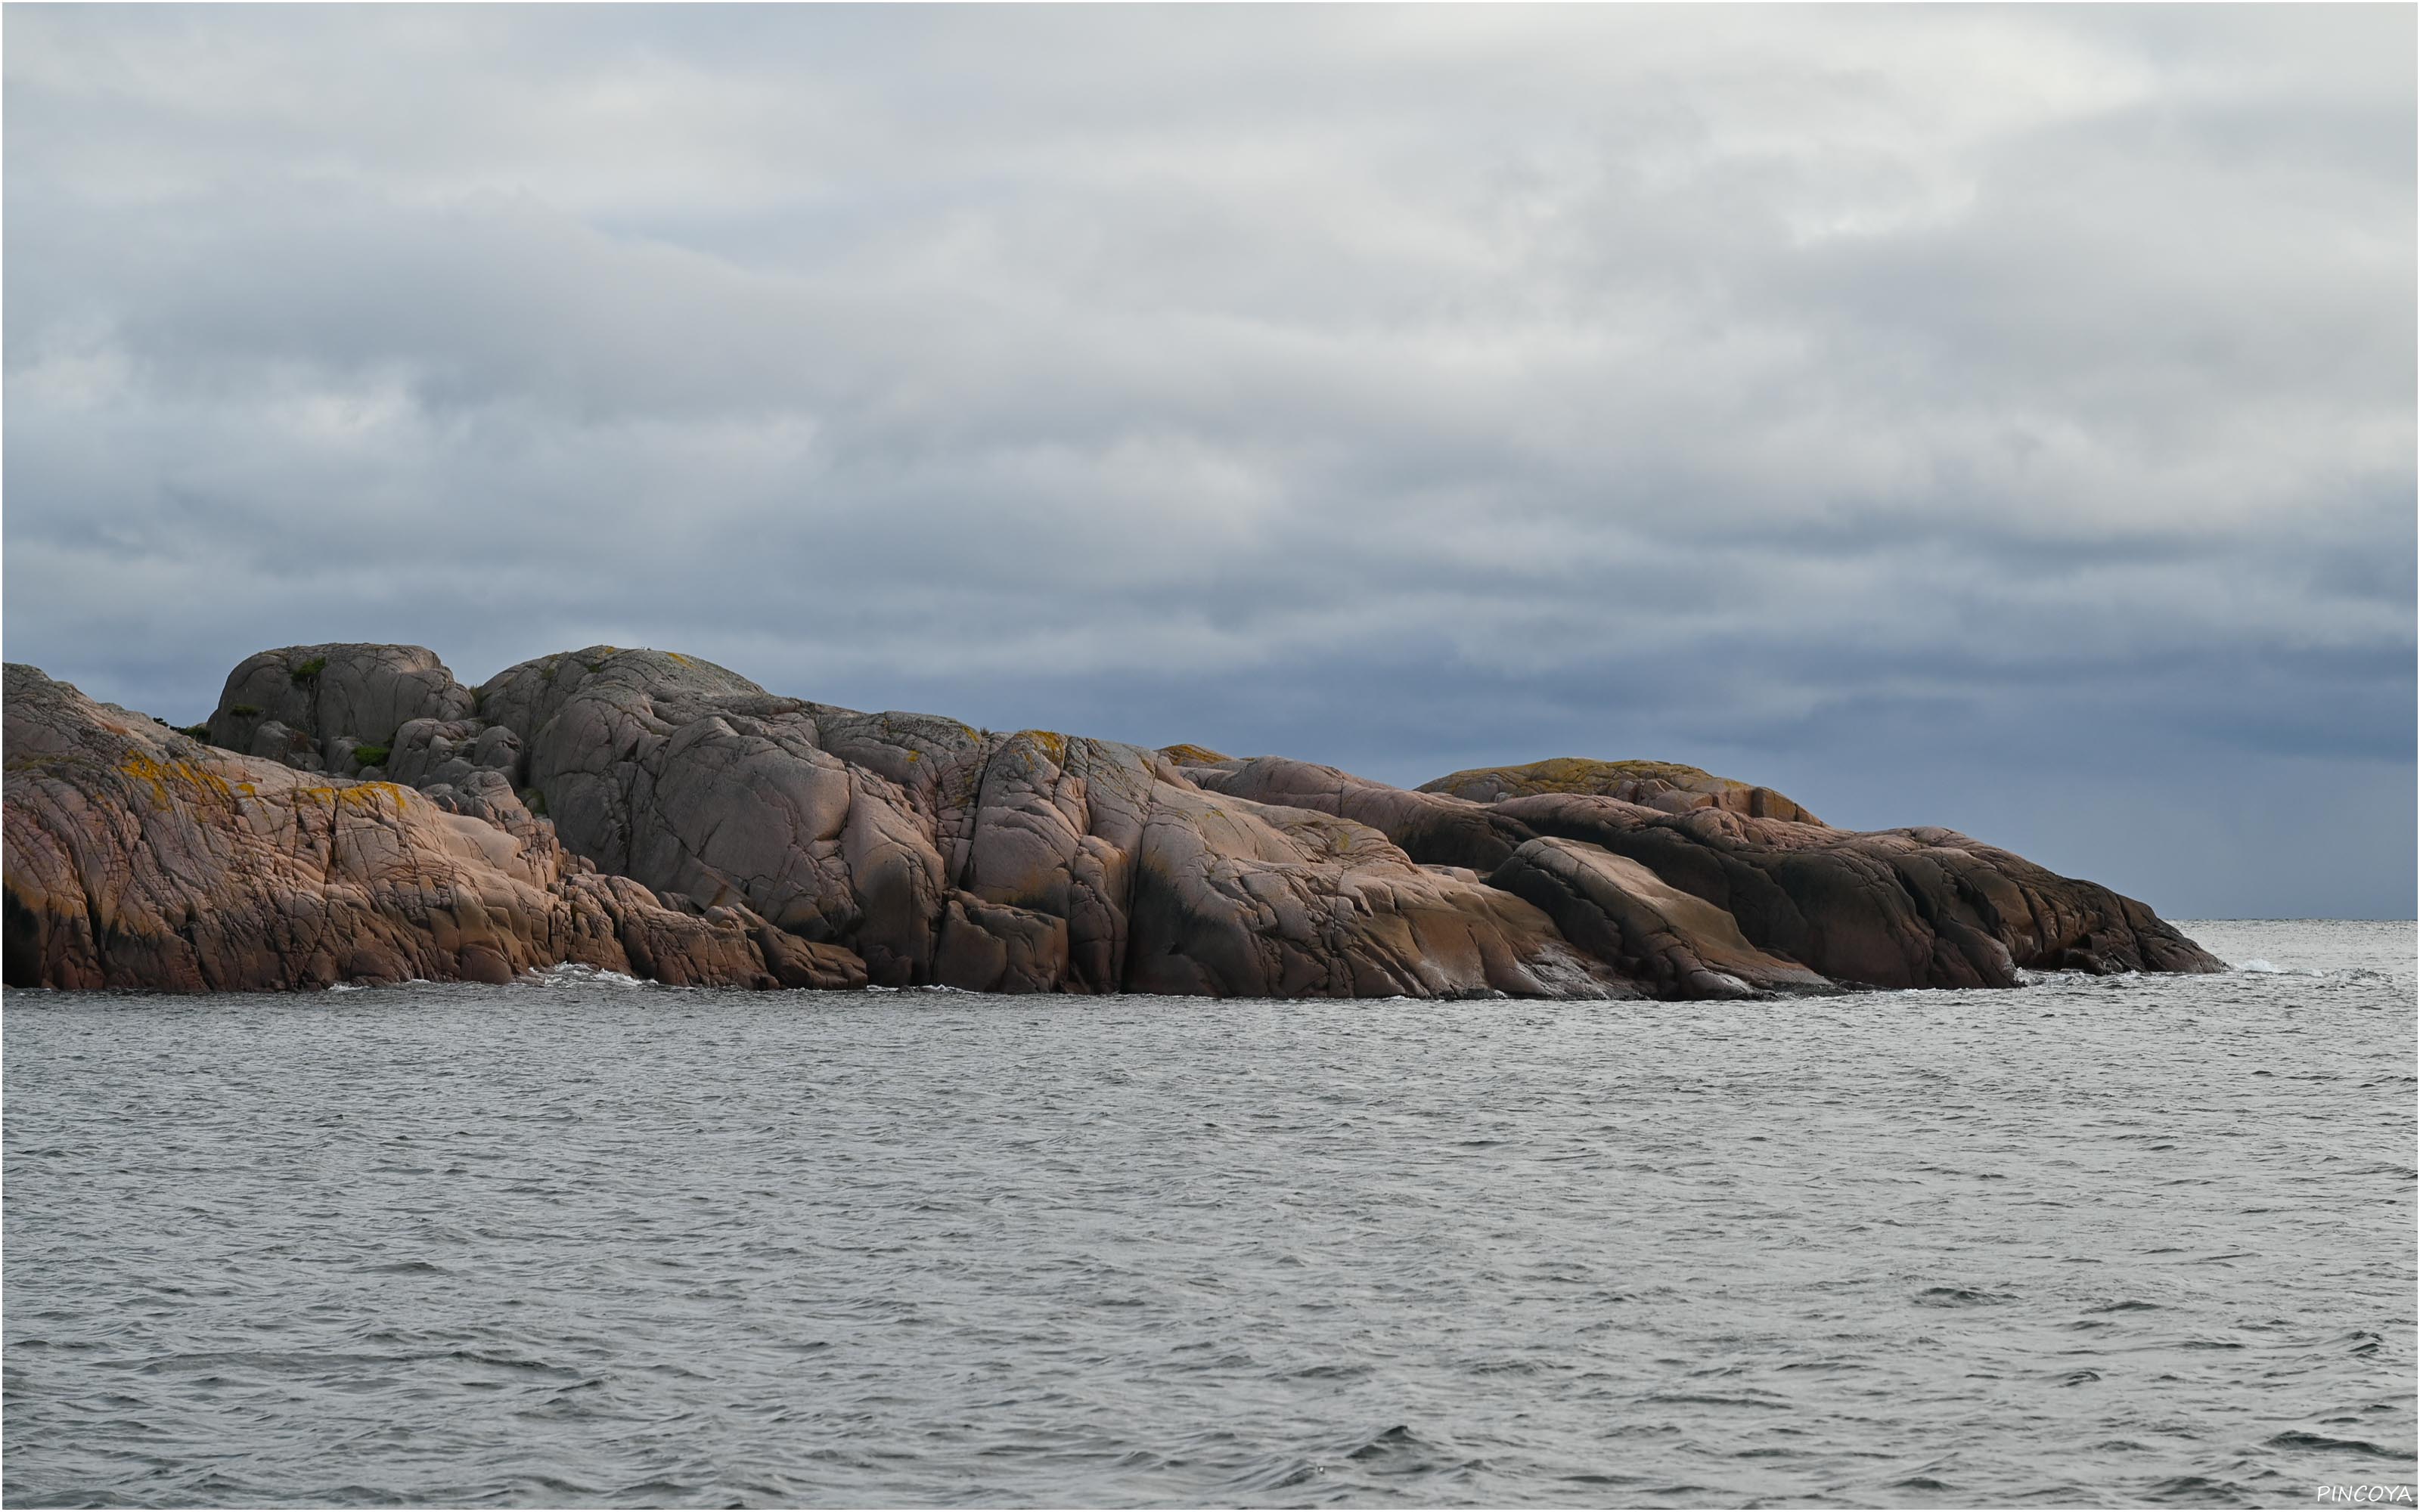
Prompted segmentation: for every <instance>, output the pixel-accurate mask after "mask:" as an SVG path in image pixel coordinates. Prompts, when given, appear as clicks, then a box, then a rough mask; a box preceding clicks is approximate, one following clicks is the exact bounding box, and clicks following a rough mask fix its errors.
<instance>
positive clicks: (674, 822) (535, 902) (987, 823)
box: [5, 645, 2224, 998]
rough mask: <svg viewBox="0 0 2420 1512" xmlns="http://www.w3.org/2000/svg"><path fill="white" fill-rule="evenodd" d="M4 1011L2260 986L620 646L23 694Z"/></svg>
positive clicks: (1872, 867)
mask: <svg viewBox="0 0 2420 1512" xmlns="http://www.w3.org/2000/svg"><path fill="white" fill-rule="evenodd" d="M6 719H7V725H6V740H7V745H6V764H7V800H6V845H7V865H6V880H7V896H6V935H5V941H6V954H5V963H6V980H7V981H8V985H10V986H44V987H60V988H94V987H118V988H138V989H153V990H159V991H165V992H189V993H190V992H229V991H243V990H263V989H292V988H318V987H326V986H330V985H333V984H334V983H337V982H345V981H355V982H372V983H378V982H396V981H402V980H411V979H415V978H419V979H427V980H473V981H491V982H493V981H506V980H511V979H513V978H514V977H515V976H517V975H519V974H520V973H522V972H527V971H531V970H533V969H539V968H545V967H550V966H554V965H557V964H564V963H577V964H585V965H589V966H594V967H597V968H600V969H604V970H611V971H617V972H628V973H632V974H634V975H637V976H642V977H648V978H654V979H657V980H662V981H665V982H671V983H676V984H689V985H721V986H745V987H766V988H772V987H814V988H851V987H863V986H866V985H869V984H873V985H883V986H896V987H905V986H923V985H939V986H949V987H959V988H966V989H970V990H975V991H986V992H1009V993H1025V992H1069V993H1109V992H1128V993H1164V994H1203V995H1218V996H1266V997H1386V996H1395V995H1403V996H1411V997H1447V996H1483V995H1513V996H1532V997H1585V998H1621V997H1640V996H1652V997H1665V998H1731V997H1746V996H1753V995H1768V994H1778V993H1804V992H1825V991H1835V990H1840V989H1843V988H1850V987H1860V986H1863V987H1885V988H1904V987H2008V986H2013V985H2016V984H2017V983H2018V982H2019V981H2020V980H2021V978H2020V975H2019V974H2020V973H2021V972H2023V971H2025V970H2062V971H2086V972H2096V973H2114V972H2125V971H2172V972H2199V971H2216V970H2221V969H2224V968H2223V966H2222V965H2221V964H2220V963H2219V962H2218V961H2216V960H2215V959H2214V958H2212V957H2211V955H2209V954H2208V953H2207V952H2205V951H2203V950H2202V949H2199V948H2198V947H2197V946H2195V944H2194V943H2193V942H2192V941H2190V940H2188V939H2186V938H2184V937H2183V936H2182V935H2180V933H2177V931H2176V930H2174V929H2173V928H2171V927H2170V926H2169V925H2167V924H2166V923H2164V922H2163V921H2162V920H2161V919H2160V918H2157V917H2156V916H2154V915H2153V914H2152V912H2151V911H2150V910H2149V908H2147V907H2145V906H2144V905H2143V904H2142V903H2136V902H2134V901H2133V899H2130V898H2122V897H2119V896H2118V894H2116V893H2113V892H2111V891H2110V890H2109V889H2107V888H2105V887H2098V886H2095V885H2094V884H2091V883H2088V882H2079V881H2076V880H2073V879H2071V878H2067V877H2062V876H2058V875H2056V874H2055V873H2053V872H2048V871H2046V870H2044V869H2043V868H2041V867H2039V866H2036V865H2034V864H2033V863H2032V862H2029V861H2026V860H2024V859H2023V858H2022V857H2020V856H2014V855H2011V854H2009V852H2007V851H2003V850H1999V849H1996V848H1994V847H1993V846H1989V845H1984V844H1980V843H1978V842H1977V841H1972V840H1969V839H1968V838H1966V837H1965V836H1963V835H1961V834H1958V833H1956V832H1954V831H1951V830H1947V829H1933V828H1916V829H1893V830H1883V831H1877V832H1872V833H1860V832H1853V831H1848V830H1841V829H1835V828H1833V827H1831V826H1829V825H1825V824H1824V823H1823V821H1822V820H1820V819H1818V818H1816V817H1815V815H1814V814H1812V813H1810V812H1808V811H1807V810H1806V809H1804V808H1802V807H1801V806H1800V805H1798V804H1797V803H1795V802H1793V801H1792V800H1791V799H1790V798H1788V797H1785V796H1783V795H1781V794H1778V793H1776V792H1774V791H1772V790H1771V789H1768V788H1761V787H1756V786H1752V785H1750V784H1747V783H1744V782H1735V781H1730V780H1728V779H1721V778H1716V777H1712V776H1709V775H1708V774H1706V773H1704V772H1701V771H1699V770H1697V769H1696V768H1694V767H1687V766H1677V765H1670V764H1662V763H1654V762H1606V761H1577V760H1557V761H1544V762H1539V763H1536V764H1531V765H1528V766H1515V767H1503V768H1492V769H1485V770H1478V771H1468V772H1457V773H1454V774H1453V775H1451V776H1450V777H1446V778H1441V779H1437V780H1436V781H1434V782H1431V783H1429V784H1427V785H1426V786H1424V787H1421V788H1419V789H1418V790H1411V791H1407V790H1404V789H1401V788H1394V787H1388V786H1387V785H1386V784H1384V783H1380V782H1373V781H1370V780H1367V779H1362V778H1357V777H1354V776H1352V775H1350V774H1348V773H1345V772H1341V771H1338V770H1337V769H1335V768H1334V767H1329V766H1320V765H1315V764H1311V763H1308V762H1299V761H1289V760H1285V759H1282V758H1279V757H1270V756H1262V757H1253V758H1249V759H1241V758H1234V757H1229V756H1224V755H1221V754H1219V753H1218V752H1217V751H1214V750H1208V749H1204V748H1201V747H1195V746H1171V747H1167V748H1161V749H1157V750H1152V749H1147V748H1141V747H1138V746H1129V745H1122V744H1119V743H1117V742H1115V741H1107V740H1090V739H1084V738H1080V737H1077V736H1071V735H1063V734H1058V733H1051V732H1047V731H1040V730H1026V731H1019V732H1016V733H1008V734H1002V733H992V732H989V731H983V730H976V729H973V728H971V727H970V726H967V725H964V724H960V723H958V722H956V721H955V720H952V719H946V718H940V717H934V716H931V715H921V714H861V713H859V712H857V711H855V710H850V709H843V708H836V707H832V706H830V705H828V704H821V703H811V702H804V701H802V700H799V699H794V698H783V697H778V696H776V695H773V694H771V693H768V692H767V691H766V690H765V689H764V688H762V687H758V686H757V685H756V684H754V683H752V682H750V681H749V680H748V679H746V678H744V677H741V676H739V675H738V674H737V673H735V672H732V671H726V670H724V669H723V668H721V667H717V666H715V665H713V664H712V663H709V662H705V661H701V660H698V659H697V658H695V657H690V656H680V655H677V654H675V653H671V652H660V651H632V650H623V649H619V648H616V647H613V646H591V647H589V648H588V649H586V650H584V651H573V652H566V653H564V654H562V655H559V656H541V657H538V658H536V659H535V660H531V661H525V662H522V663H520V664H519V665H518V666H514V667H511V668H507V669H506V670H505V671H502V672H499V673H497V674H496V675H495V676H493V677H491V678H489V680H488V681H487V682H485V683H483V684H481V685H480V686H479V687H464V686H463V685H462V684H461V683H459V682H458V681H456V679H455V677H454V675H453V674H452V673H451V672H450V671H447V670H446V668H445V666H444V665H443V664H442V662H440V661H439V660H438V658H437V656H435V654H434V653H432V652H430V651H427V650H426V649H424V648H421V647H418V646H397V645H317V646H289V647H287V648H286V649H284V650H279V651H266V652H262V653H261V654H259V655H258V656H253V657H251V658H249V659H248V660H246V661H244V662H243V663H241V664H240V666H238V667H237V668H236V669H235V671H233V672H232V673H230V674H229V675H228V677H227V680H226V686H225V690H224V691H223V692H222V694H221V695H220V698H219V702H218V707H217V709H216V710H215V711H214V712H213V713H212V714H211V716H210V718H209V722H208V723H207V724H206V725H197V726H194V727H193V728H192V729H189V730H175V729H171V728H169V727H167V726H166V725H165V724H163V722H161V721H159V720H157V719H154V718H151V717H147V716H145V715H141V714H136V713H132V712H130V711H128V710H126V709H122V708H118V707H116V706H115V705H110V704H102V703H97V702H93V701H92V700H90V699H87V698H85V696H84V695H83V694H82V693H81V692H79V691H77V690H76V688H74V687H71V686H70V685H68V684H66V683H61V682H56V681H54V680H53V679H52V678H50V677H48V676H46V675H44V674H43V673H42V672H41V671H38V670H36V669H34V668H32V667H26V666H21V665H16V664H10V665H9V666H8V671H7V704H6Z"/></svg>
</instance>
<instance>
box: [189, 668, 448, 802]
mask: <svg viewBox="0 0 2420 1512" xmlns="http://www.w3.org/2000/svg"><path fill="white" fill-rule="evenodd" d="M474 708H475V700H474V698H473V694H472V692H471V690H470V689H469V688H467V687H463V686H462V685H461V684H459V683H458V682H456V681H455V680H454V674H453V673H452V672H450V671H446V670H445V664H444V663H443V662H442V661H439V660H438V659H437V653H435V652H433V651H431V650H429V649H428V648H427V647H426V646H387V645H343V644H338V645H321V646H287V647H285V648H284V649H282V650H278V651H264V652H261V653H260V654H259V655H257V656H249V657H246V658H245V659H244V660H243V661H242V662H241V663H240V664H239V665H238V666H237V667H236V669H235V671H231V672H229V673H228V674H227V680H226V686H225V688H224V689H222V690H221V691H220V693H219V702H218V707H217V708H216V709H215V710H214V711H212V713H211V715H210V718H209V741H210V744H212V745H214V746H224V747H225V748H227V749H229V750H239V751H247V752H250V753H251V754H253V755H256V756H266V757H269V758H270V759H271V760H274V761H281V762H284V763H286V764H287V765H289V766H294V767H296V768H298V769H299V770H304V771H328V770H338V769H340V768H341V769H342V770H343V771H345V772H348V773H349V772H350V771H352V770H355V769H356V767H357V764H356V763H354V762H353V761H352V760H351V752H352V749H353V748H355V747H357V746H361V745H369V746H388V745H391V744H392V743H393V742H394V740H395V735H396V731H397V730H399V729H401V728H402V727H403V726H404V724H405V723H406V722H408V721H410V720H412V719H423V718H429V719H458V718H463V717H468V716H469V715H471V714H472V713H473V711H474ZM272 731H273V732H274V733H271V732H272ZM338 738H343V739H345V740H346V741H347V742H348V743H347V744H345V745H343V746H341V747H339V746H333V745H330V744H328V742H330V741H332V740H334V739H338ZM373 764H374V763H373Z"/></svg>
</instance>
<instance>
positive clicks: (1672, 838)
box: [1496, 794, 2225, 987]
mask: <svg viewBox="0 0 2420 1512" xmlns="http://www.w3.org/2000/svg"><path fill="white" fill-rule="evenodd" d="M1496 807H1497V810H1499V811H1501V812H1503V813H1505V814H1508V815H1510V816H1512V817H1514V818H1517V819H1519V820H1520V821H1521V822H1523V823H1524V824H1527V825H1531V826H1532V827H1533V828H1535V829H1536V830H1537V831H1538V832H1539V833H1541V834H1544V835H1553V836H1558V837H1560V838H1562V839H1566V840H1574V841H1583V842H1585V843H1588V844H1590V845H1594V846H1598V847H1600V848H1602V849H1604V850H1606V851H1608V852H1611V853H1612V854H1614V855H1616V856H1627V857H1628V858H1630V859H1632V860H1634V861H1637V862H1638V863H1640V864H1642V865H1644V866H1645V867H1647V868H1648V869H1649V870H1650V871H1652V872H1654V873H1655V875H1656V876H1658V877H1660V878H1662V879H1663V880H1664V881H1665V882H1667V883H1668V884H1670V885H1671V886H1673V887H1677V888H1680V889H1681V890H1682V891H1684V892H1687V893H1689V894H1691V895H1693V896H1695V897H1698V898H1701V899H1704V900H1705V901H1706V902H1708V903H1713V904H1714V906H1716V907H1717V908H1720V909H1722V910H1724V911H1725V912H1727V913H1729V914H1730V916H1731V917H1732V918H1734V919H1736V920H1737V921H1738V924H1739V928H1740V932H1741V933H1742V934H1743V935H1745V937H1746V938H1747V939H1748V940H1750V941H1751V942H1753V943H1754V944H1755V945H1756V946H1757V947H1758V948H1759V949H1763V950H1767V951H1770V952H1772V953H1774V954H1776V955H1780V956H1785V957H1788V958H1789V959H1791V960H1793V961H1797V962H1800V963H1802V964H1806V965H1807V966H1810V967H1812V968H1813V969H1814V970H1816V971H1818V972H1821V973H1822V974H1823V975H1824V976H1826V977H1830V978H1833V979H1834V980H1839V981H1845V982H1856V983H1863V984H1867V985H1870V986H1877V987H2006V986H2011V985H2014V984H2015V982H2016V980H2017V976H2016V973H2017V971H2018V969H2019V968H2021V967H2023V968H2028V969H2034V970H2078V971H2093V972H2100V973H2104V974H2105V973H2112V972H2118V971H2144V970H2149V971H2188V972H2191V971H2217V970H2223V969H2225V967H2224V964H2222V963H2221V962H2219V961H2218V960H2217V959H2216V958H2215V957H2213V956H2211V955H2210V954H2209V953H2208V952H2206V951H2204V950H2202V949H2200V948H2199V947H2198V946H2196V945H2195V944H2194V943H2193V942H2192V941H2190V940H2188V939H2186V938H2184V936H2182V935H2180V934H2179V933H2177V932H2176V931H2175V930H2174V929H2172V928H2170V927H2169V926H2168V925H2167V924H2165V923H2164V922H2163V921H2161V920H2160V919H2159V918H2157V917H2156V916H2154V915H2153V914H2152V913H2151V911H2150V910H2149V908H2147V907H2145V906H2144V905H2143V904H2141V903H2136V902H2135V901H2134V900H2133V899H2131V898H2122V897H2119V896H2118V894H2116V893H2114V892H2111V891H2110V890H2109V889H2108V888H2106V887H2099V886H2097V885H2095V884H2093V883H2089V882H2080V881H2077V880H2075V879H2073V878H2071V877H2062V876H2059V875H2058V874H2056V873H2055V872H2050V871H2048V870H2047V869H2045V868H2042V867H2040V866H2036V865H2035V864H2034V863H2033V862H2031V861H2028V860H2025V859H2024V857H2022V856H2014V855H2011V854H2010V853H2009V852H2007V851H2003V850H2000V849H1998V848H1996V847H1994V846H1989V845H1982V844H1978V842H1976V841H1972V840H1969V839H1967V838H1966V837H1965V836H1963V835H1961V834H1958V833H1956V832H1955V831H1953V830H1947V829H1892V830H1882V831H1877V832H1873V833H1857V832H1854V831H1848V830H1837V829H1829V828H1825V827H1823V826H1821V825H1807V824H1795V823H1792V822H1790V821H1787V820H1778V819H1755V818H1749V817H1745V816H1743V815H1741V814H1738V813H1734V812H1732V811H1730V810H1724V809H1714V808H1705V809H1695V810H1688V811H1686V812H1683V813H1677V814H1676V813H1668V812H1665V811H1664V810H1657V809H1651V808H1648V807H1646V806H1644V805H1641V804H1636V803H1628V802H1624V801H1623V800H1621V799H1619V798H1606V797H1596V796H1591V795H1580V794H1539V795H1533V796H1529V797H1522V798H1512V799H1507V800H1506V801H1504V802H1502V803H1500V804H1497V806H1496Z"/></svg>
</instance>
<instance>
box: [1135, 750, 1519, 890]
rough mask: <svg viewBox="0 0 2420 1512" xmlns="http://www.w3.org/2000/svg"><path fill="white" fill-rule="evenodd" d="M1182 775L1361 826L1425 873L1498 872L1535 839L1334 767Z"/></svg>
mask: <svg viewBox="0 0 2420 1512" xmlns="http://www.w3.org/2000/svg"><path fill="white" fill-rule="evenodd" d="M1183 770H1184V772H1185V775H1186V776H1187V777H1188V778H1190V779H1193V781H1195V782H1196V783H1198V784H1199V785H1201V786H1202V787H1204V788H1207V789H1209V790H1210V791H1211V792H1213V793H1225V794H1230V795H1233V796H1235V797H1239V798H1252V799H1256V800H1258V801H1259V802H1262V803H1275V804H1283V805H1286V806H1287V807H1289V808H1295V809H1311V810H1317V811H1319V812H1321V813H1332V814H1336V815H1339V816H1340V817H1342V818H1345V819H1353V820H1358V821H1359V822H1360V823H1362V824H1365V825H1370V826H1371V827H1372V828H1373V829H1376V830H1378V831H1379V832H1380V833H1382V834H1384V835H1385V836H1386V837H1387V838H1388V840H1391V841H1394V842H1395V843H1396V844H1397V845H1400V846H1402V847H1403V849H1404V855H1406V856H1410V857H1411V858H1412V859H1413V860H1415V861H1419V862H1420V863H1422V864H1423V865H1429V866H1458V867H1467V868H1469V869H1471V870H1472V871H1474V872H1482V873H1483V872H1493V871H1494V870H1496V868H1497V867H1499V866H1502V865H1503V864H1504V863H1505V862H1506V861H1507V860H1510V859H1511V858H1512V853H1513V852H1514V851H1516V850H1519V849H1520V848H1521V847H1522V846H1523V845H1525V844H1527V843H1528V842H1529V841H1532V840H1535V839H1537V834H1536V832H1535V831H1533V830H1531V829H1530V828H1529V827H1528V825H1523V824H1522V823H1521V822H1520V821H1518V820H1516V819H1509V818H1507V817H1506V816H1505V815H1503V814H1501V813H1498V812H1497V811H1495V810H1492V809H1489V808H1487V807H1486V806H1484V805H1481V804H1478V803H1473V802H1471V801H1470V800H1468V799H1466V798H1457V797H1452V796H1450V795H1443V794H1433V793H1427V792H1417V793H1414V792H1406V791H1404V789H1402V788H1391V787H1388V786H1387V784H1385V783H1384V782H1373V781H1371V780H1370V779H1368V778H1366V777H1355V776H1354V775H1353V774H1352V773H1350V772H1341V771H1338V770H1337V769H1336V768H1335V767H1333V766H1320V765H1317V764H1313V763H1311V762H1296V761H1288V760H1287V759H1286V758H1284V757H1282V756H1256V757H1253V758H1252V759H1250V760H1249V761H1238V760H1235V759H1233V758H1231V757H1222V758H1220V759H1219V760H1218V761H1216V762H1209V763H1198V764H1192V765H1188V766H1186V767H1184V768H1183Z"/></svg>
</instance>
